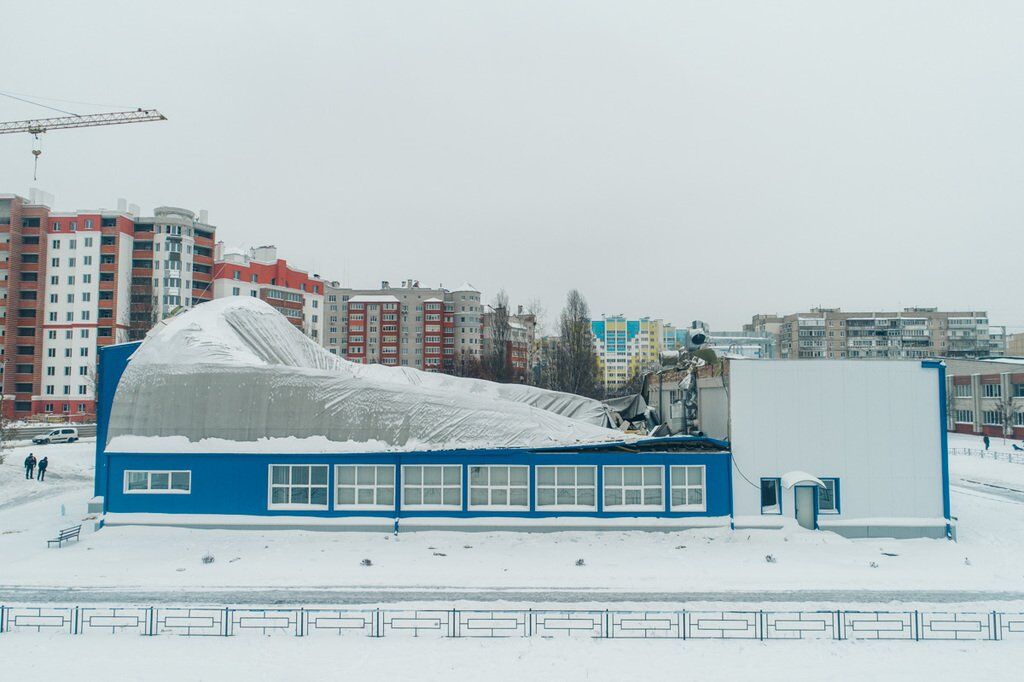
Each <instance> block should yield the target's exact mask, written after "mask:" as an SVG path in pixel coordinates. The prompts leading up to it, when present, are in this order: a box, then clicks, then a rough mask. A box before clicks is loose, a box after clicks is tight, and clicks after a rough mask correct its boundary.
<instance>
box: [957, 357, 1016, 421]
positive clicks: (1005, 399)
mask: <svg viewBox="0 0 1024 682" xmlns="http://www.w3.org/2000/svg"><path fill="white" fill-rule="evenodd" d="M946 426H947V428H948V429H949V430H950V431H956V432H958V433H971V434H975V435H981V434H984V435H987V436H991V437H993V438H995V437H1000V438H1002V437H1011V438H1014V439H1020V438H1024V362H1021V361H1014V360H1005V361H1000V360H998V359H993V360H946Z"/></svg>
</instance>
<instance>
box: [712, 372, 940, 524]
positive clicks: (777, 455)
mask: <svg viewBox="0 0 1024 682" xmlns="http://www.w3.org/2000/svg"><path fill="white" fill-rule="evenodd" d="M730 371H731V376H730V382H729V383H730V385H729V395H730V413H731V419H732V436H733V438H732V447H733V457H734V458H735V462H736V465H737V466H738V467H739V469H741V470H742V472H743V473H744V474H745V475H746V477H747V478H749V479H750V480H751V481H752V482H753V483H754V484H759V479H760V478H761V477H779V476H782V475H783V474H785V473H786V472H789V471H794V470H799V471H806V472H808V473H810V474H812V475H815V476H818V477H823V476H824V477H838V478H839V479H840V506H841V511H842V513H841V515H840V516H839V517H838V518H846V519H850V518H879V517H899V518H908V517H918V518H941V517H942V515H943V508H942V498H943V495H942V490H943V489H942V452H941V447H942V446H941V434H942V431H943V429H944V426H945V425H944V423H943V419H942V417H941V415H940V410H939V380H938V371H937V370H936V369H935V368H931V367H922V366H921V363H920V362H917V361H857V360H836V361H830V360H819V361H814V362H796V361H743V362H733V363H732V364H731V367H730ZM733 485H734V491H735V513H736V514H738V515H757V514H760V513H761V507H760V491H759V489H757V488H754V487H753V486H751V485H749V484H748V483H747V482H746V481H744V480H743V479H742V478H741V477H740V476H739V475H738V474H737V473H736V472H735V471H734V472H733ZM783 499H784V500H785V502H784V507H783V513H784V514H785V515H787V516H791V515H792V514H793V506H792V491H784V494H783ZM832 518H835V517H834V516H833V517H832Z"/></svg>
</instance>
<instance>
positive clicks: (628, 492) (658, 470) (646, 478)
mask: <svg viewBox="0 0 1024 682" xmlns="http://www.w3.org/2000/svg"><path fill="white" fill-rule="evenodd" d="M663 474H664V469H663V468H662V467H660V466H606V467H604V506H605V509H608V508H619V509H644V508H647V509H662V508H664V506H665V496H664V490H665V488H664V484H663V480H662V479H663V478H664V475H663Z"/></svg>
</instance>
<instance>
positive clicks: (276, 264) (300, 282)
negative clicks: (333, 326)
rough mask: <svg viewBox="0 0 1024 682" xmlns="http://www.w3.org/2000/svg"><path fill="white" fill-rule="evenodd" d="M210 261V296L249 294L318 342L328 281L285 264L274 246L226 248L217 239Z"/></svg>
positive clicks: (321, 329) (320, 336) (320, 334)
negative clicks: (239, 248) (211, 271)
mask: <svg viewBox="0 0 1024 682" xmlns="http://www.w3.org/2000/svg"><path fill="white" fill-rule="evenodd" d="M214 256H215V259H214V265H213V297H214V298H223V297H225V296H251V297H253V298H258V299H260V300H261V301H265V302H266V303H268V304H270V305H271V306H272V307H273V308H274V309H275V310H277V311H278V312H279V313H281V314H282V315H284V316H285V317H287V318H288V320H289V321H290V322H291V323H292V324H294V325H295V326H296V327H298V328H299V329H301V330H302V332H303V333H304V334H305V335H306V336H308V337H309V338H311V339H313V340H314V341H316V342H317V343H320V340H321V338H322V334H323V312H324V292H325V290H326V287H327V285H328V284H330V282H326V281H325V280H323V279H321V278H320V276H319V275H315V274H314V275H310V274H309V273H307V272H306V271H305V270H299V269H297V268H293V267H291V266H290V265H288V261H286V260H284V259H283V258H278V257H277V247H276V246H258V247H255V248H251V249H247V250H245V251H228V250H227V249H226V248H225V247H224V243H223V242H217V245H216V248H215V252H214Z"/></svg>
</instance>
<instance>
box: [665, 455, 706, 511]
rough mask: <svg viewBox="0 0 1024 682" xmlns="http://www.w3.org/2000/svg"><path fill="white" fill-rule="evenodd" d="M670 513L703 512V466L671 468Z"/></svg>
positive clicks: (704, 488)
mask: <svg viewBox="0 0 1024 682" xmlns="http://www.w3.org/2000/svg"><path fill="white" fill-rule="evenodd" d="M671 475H672V511H705V510H706V509H707V495H706V492H707V488H706V483H705V480H704V465H702V464H701V465H692V466H673V467H672V469H671Z"/></svg>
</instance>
